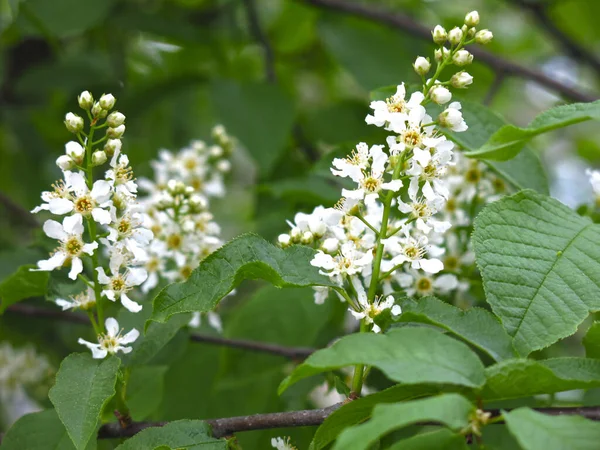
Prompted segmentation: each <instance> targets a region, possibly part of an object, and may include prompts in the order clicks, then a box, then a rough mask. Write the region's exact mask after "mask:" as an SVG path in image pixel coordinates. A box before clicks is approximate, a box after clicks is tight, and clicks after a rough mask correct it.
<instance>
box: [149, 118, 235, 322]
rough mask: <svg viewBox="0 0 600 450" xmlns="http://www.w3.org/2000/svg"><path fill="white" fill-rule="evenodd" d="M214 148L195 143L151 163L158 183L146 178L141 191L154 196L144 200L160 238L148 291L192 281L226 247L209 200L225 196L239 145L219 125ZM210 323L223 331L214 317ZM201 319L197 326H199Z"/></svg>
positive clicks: (152, 254) (152, 258)
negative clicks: (232, 158)
mask: <svg viewBox="0 0 600 450" xmlns="http://www.w3.org/2000/svg"><path fill="white" fill-rule="evenodd" d="M212 137H213V140H214V144H213V145H207V144H206V143H205V142H203V141H193V142H192V143H191V145H190V146H189V147H186V148H183V149H182V150H180V151H179V152H177V153H172V152H169V151H167V150H162V151H161V152H160V154H159V160H158V161H153V162H152V163H151V165H152V167H153V168H154V180H149V179H140V187H141V189H142V190H144V191H146V192H147V193H148V195H147V196H146V197H144V198H143V199H142V200H141V205H142V207H143V212H144V225H145V226H146V227H148V228H149V229H150V230H152V232H153V234H154V239H153V240H152V242H151V244H150V247H149V249H148V252H149V259H148V262H147V264H146V270H147V271H148V274H149V276H148V279H147V280H146V282H145V283H144V284H143V285H142V290H143V291H144V292H149V291H150V290H151V289H154V288H155V287H156V286H157V285H159V283H160V282H161V280H162V281H165V282H167V281H168V282H176V281H183V280H185V279H187V278H188V277H189V276H190V274H191V273H192V271H193V270H194V269H195V268H196V267H197V266H198V265H199V264H200V261H202V260H203V259H204V258H205V257H206V256H208V255H209V254H211V253H212V252H214V251H215V250H216V249H217V248H219V247H220V246H221V245H222V241H221V239H220V237H219V236H220V233H221V229H220V227H219V225H218V224H217V223H216V222H215V221H214V217H213V215H212V213H211V212H210V210H209V198H210V197H212V196H222V195H224V193H225V186H224V174H225V173H227V172H229V170H230V168H231V163H230V161H229V157H230V156H231V154H232V151H233V149H234V146H235V140H234V139H233V138H231V137H230V136H229V135H228V134H227V133H226V131H225V129H224V127H223V126H221V125H218V126H216V127H214V128H213V132H212ZM207 315H208V322H209V324H210V325H211V326H212V327H213V328H215V329H217V330H219V331H220V330H221V321H220V318H219V316H218V315H217V314H216V313H214V312H209V313H208V314H207ZM199 324H200V316H199V315H198V314H196V315H195V316H194V318H193V320H192V322H191V325H192V326H199Z"/></svg>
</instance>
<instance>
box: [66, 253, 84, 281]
mask: <svg viewBox="0 0 600 450" xmlns="http://www.w3.org/2000/svg"><path fill="white" fill-rule="evenodd" d="M81 272H83V262H81V259H80V258H77V257H75V258H73V259H72V260H71V270H70V271H69V278H70V279H71V280H76V279H77V275H79V274H80V273H81Z"/></svg>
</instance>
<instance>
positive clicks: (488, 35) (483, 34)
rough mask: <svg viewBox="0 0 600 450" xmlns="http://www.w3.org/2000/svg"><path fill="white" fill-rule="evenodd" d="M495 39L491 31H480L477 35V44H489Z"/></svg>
mask: <svg viewBox="0 0 600 450" xmlns="http://www.w3.org/2000/svg"><path fill="white" fill-rule="evenodd" d="M493 38H494V35H493V34H492V32H491V31H490V30H479V31H478V32H477V34H476V35H475V42H477V43H478V44H483V45H485V44H489V43H490V42H491V41H492V39H493Z"/></svg>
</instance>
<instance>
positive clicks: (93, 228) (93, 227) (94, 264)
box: [85, 125, 104, 334]
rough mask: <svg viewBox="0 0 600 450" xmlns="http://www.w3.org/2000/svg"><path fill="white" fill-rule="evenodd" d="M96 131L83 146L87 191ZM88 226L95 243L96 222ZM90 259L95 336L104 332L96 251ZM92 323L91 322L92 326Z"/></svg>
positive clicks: (91, 177) (91, 179)
mask: <svg viewBox="0 0 600 450" xmlns="http://www.w3.org/2000/svg"><path fill="white" fill-rule="evenodd" d="M95 131H96V127H95V126H94V125H91V126H90V134H89V136H88V138H87V141H86V145H85V157H86V171H87V183H88V189H90V190H91V189H92V188H93V186H94V168H93V165H92V151H93V142H94V132H95ZM87 225H88V233H89V235H90V241H91V242H95V241H96V238H97V236H96V222H94V219H93V218H87ZM91 258H92V278H93V281H94V295H95V297H96V314H97V315H98V323H97V324H96V326H95V327H94V329H95V331H96V333H97V334H101V333H103V332H104V311H103V308H102V294H101V290H100V283H99V282H98V272H97V271H96V268H97V267H98V251H97V250H96V251H94V253H93V254H92V256H91ZM93 324H94V323H93V322H92V325H93Z"/></svg>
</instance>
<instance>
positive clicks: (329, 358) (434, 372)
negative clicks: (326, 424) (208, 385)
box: [279, 328, 484, 392]
mask: <svg viewBox="0 0 600 450" xmlns="http://www.w3.org/2000/svg"><path fill="white" fill-rule="evenodd" d="M354 364H366V365H369V366H375V367H377V368H378V369H380V370H381V371H382V372H383V373H384V374H385V375H386V376H387V377H388V378H390V379H391V380H393V381H397V382H399V383H407V384H421V383H442V384H455V385H462V386H468V387H479V386H482V385H483V383H484V375H483V365H482V364H481V361H480V360H479V358H478V357H477V356H476V355H475V353H473V352H472V351H471V350H470V349H469V348H468V347H467V346H466V345H465V344H463V343H462V342H459V341H457V340H455V339H452V338H451V337H448V336H446V335H444V334H442V333H439V332H437V331H435V330H431V329H426V328H403V329H397V330H392V331H390V332H389V333H387V334H367V333H359V334H351V335H349V336H346V337H343V338H341V339H340V340H339V341H337V342H336V343H334V344H333V345H332V346H331V347H329V348H326V349H323V350H319V351H317V352H315V353H313V354H312V355H311V356H309V357H308V359H307V360H306V361H305V362H304V363H303V364H301V365H300V366H298V367H297V368H296V370H294V372H292V374H291V375H290V376H289V377H287V378H286V379H285V380H284V381H283V382H282V383H281V385H280V386H279V391H280V392H283V391H284V390H285V389H287V388H288V387H289V386H291V385H292V384H294V383H296V382H297V381H298V380H301V379H302V378H306V377H309V376H311V375H315V374H317V373H321V372H326V371H329V370H334V369H339V368H342V367H346V366H350V365H354Z"/></svg>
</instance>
